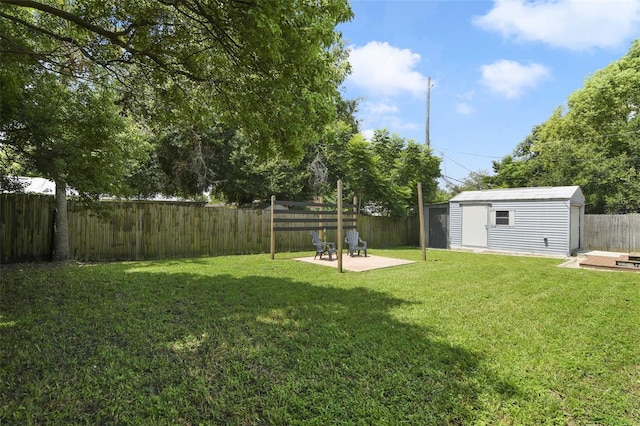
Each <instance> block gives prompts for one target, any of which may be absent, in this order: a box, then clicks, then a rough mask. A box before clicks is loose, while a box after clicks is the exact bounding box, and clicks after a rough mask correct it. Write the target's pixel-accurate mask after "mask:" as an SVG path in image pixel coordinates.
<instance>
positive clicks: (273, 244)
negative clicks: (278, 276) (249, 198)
mask: <svg viewBox="0 0 640 426" xmlns="http://www.w3.org/2000/svg"><path fill="white" fill-rule="evenodd" d="M275 206H276V196H275V195H272V196H271V218H270V219H271V260H273V259H275V257H276V233H275V231H274V230H273V225H274V223H275V220H274V216H275V212H276V208H275Z"/></svg>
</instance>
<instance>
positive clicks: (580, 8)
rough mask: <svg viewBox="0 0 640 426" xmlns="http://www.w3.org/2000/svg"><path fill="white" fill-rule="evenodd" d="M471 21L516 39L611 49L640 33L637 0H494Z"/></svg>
mask: <svg viewBox="0 0 640 426" xmlns="http://www.w3.org/2000/svg"><path fill="white" fill-rule="evenodd" d="M474 23H475V24H476V25H478V26H479V27H481V28H483V29H485V30H489V31H496V32H499V33H501V34H502V35H503V36H505V37H515V38H516V39H517V40H523V41H538V42H543V43H547V44H550V45H553V46H558V47H563V48H569V49H575V50H581V49H589V48H593V47H597V48H613V47H618V46H620V45H622V44H624V43H625V42H627V41H629V40H631V39H633V38H636V37H638V36H639V35H640V32H639V31H638V24H639V23H640V0H551V1H550V0H494V4H493V9H491V11H489V12H488V13H487V14H486V15H484V16H480V17H476V18H475V19H474Z"/></svg>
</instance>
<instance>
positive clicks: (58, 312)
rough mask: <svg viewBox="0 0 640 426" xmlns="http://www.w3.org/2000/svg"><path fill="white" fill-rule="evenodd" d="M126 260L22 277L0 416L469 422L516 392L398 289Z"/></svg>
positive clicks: (12, 291) (5, 341) (2, 351)
mask: <svg viewBox="0 0 640 426" xmlns="http://www.w3.org/2000/svg"><path fill="white" fill-rule="evenodd" d="M118 268H119V270H118V271H117V273H113V272H112V273H111V274H110V275H108V276H105V275H101V274H93V273H92V272H91V270H90V268H85V269H84V270H82V269H81V268H76V269H69V270H67V271H66V272H65V274H62V275H60V276H57V277H53V278H52V277H51V276H48V275H47V274H46V271H45V272H44V273H43V274H42V275H41V276H40V278H34V277H31V279H29V280H27V281H22V280H21V279H19V278H16V277H14V279H13V280H9V281H10V282H9V285H8V289H7V291H6V292H5V297H4V298H3V299H2V302H1V305H0V307H1V308H2V312H3V313H4V315H5V317H4V318H3V320H5V321H6V322H9V321H11V326H10V327H5V328H3V329H0V332H1V333H2V345H0V346H1V348H0V363H1V365H2V367H1V369H2V376H3V378H4V379H3V382H2V383H0V392H1V393H0V397H1V400H2V403H1V404H2V405H1V407H0V423H4V422H20V423H28V422H33V423H42V422H47V421H50V422H54V423H56V422H64V423H80V422H82V423H85V422H86V423H91V424H100V423H125V424H126V423H145V422H151V423H153V422H157V421H159V422H163V423H164V422H167V423H184V424H196V423H231V424H264V423H269V424H295V423H307V424H308V423H315V424H327V423H338V424H345V423H347V424H348V423H364V424H380V423H403V422H404V423H411V424H462V423H468V422H470V421H472V420H473V419H474V418H476V416H478V414H479V413H481V412H482V400H483V395H485V396H486V395H490V394H495V393H504V394H513V393H516V390H515V388H514V387H513V386H511V385H509V384H507V383H504V382H501V381H499V380H498V379H497V378H496V377H495V376H494V375H493V374H492V373H491V372H488V371H486V370H484V369H483V367H482V366H481V364H480V362H479V361H480V360H479V359H478V357H477V356H476V355H475V354H473V353H471V352H468V351H466V350H464V349H462V348H460V347H456V346H452V345H450V344H448V343H447V342H446V341H444V339H442V338H440V337H438V336H435V335H433V333H432V332H431V331H430V330H428V329H424V328H422V327H417V326H412V325H408V324H405V323H402V322H399V321H397V320H396V319H394V317H393V316H392V315H390V311H391V310H392V309H394V308H398V307H400V306H402V305H405V304H406V303H407V302H405V301H403V300H399V299H394V298H391V297H389V296H388V295H385V294H383V293H379V292H374V291H371V290H368V289H364V288H355V289H339V288H333V287H320V286H315V285H312V284H310V283H306V282H298V281H295V280H291V279H283V278H273V277H264V276H245V277H243V278H241V279H239V278H236V277H232V276H230V275H217V276H213V277H211V276H209V277H207V276H202V275H197V274H186V273H185V274H163V273H152V272H140V271H139V270H138V271H137V272H135V273H130V274H126V273H125V272H127V267H126V265H125V266H121V267H118ZM118 268H115V267H113V266H112V267H111V269H110V271H113V270H114V269H118Z"/></svg>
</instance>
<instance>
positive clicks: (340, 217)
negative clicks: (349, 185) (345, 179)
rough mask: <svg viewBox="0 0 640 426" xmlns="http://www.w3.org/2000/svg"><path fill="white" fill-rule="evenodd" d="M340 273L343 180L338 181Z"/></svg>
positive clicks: (339, 260) (339, 263)
mask: <svg viewBox="0 0 640 426" xmlns="http://www.w3.org/2000/svg"><path fill="white" fill-rule="evenodd" d="M337 201H338V252H337V255H338V272H342V239H343V237H342V180H338V200H337Z"/></svg>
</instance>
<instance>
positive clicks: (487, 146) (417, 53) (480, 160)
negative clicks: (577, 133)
mask: <svg viewBox="0 0 640 426" xmlns="http://www.w3.org/2000/svg"><path fill="white" fill-rule="evenodd" d="M350 3H351V7H352V9H353V11H354V13H355V17H354V18H353V19H352V21H351V22H349V23H345V24H342V25H340V26H339V27H338V29H339V30H340V31H342V33H343V37H344V39H345V41H346V43H347V46H348V47H349V48H350V56H349V62H350V63H351V66H352V74H351V75H350V76H349V77H348V78H347V80H346V81H345V83H344V85H343V86H344V87H343V93H344V96H345V97H346V98H348V99H353V98H359V99H360V107H359V113H358V118H359V119H360V120H361V129H362V131H363V133H364V134H365V135H366V136H369V135H371V134H372V133H373V129H382V128H386V129H388V130H389V131H390V132H391V133H397V134H398V135H400V136H402V137H404V138H407V139H413V140H415V141H417V142H421V143H424V141H425V128H426V115H427V114H426V109H427V108H426V98H427V78H428V77H430V78H431V84H432V88H431V108H430V120H429V121H430V141H431V147H432V148H433V150H434V152H435V154H436V155H438V156H439V157H441V158H443V164H442V166H441V169H442V173H443V174H444V175H445V176H447V177H449V178H450V179H451V180H452V182H453V183H456V181H455V180H456V179H457V180H461V179H463V178H465V177H466V176H467V175H468V174H469V172H470V171H480V170H484V171H487V172H491V161H492V160H494V159H500V158H502V157H503V156H505V155H507V154H510V153H511V152H512V151H513V149H514V148H515V147H516V145H517V144H518V143H519V142H521V141H522V140H523V139H524V138H525V137H526V136H527V135H528V134H529V133H530V131H531V129H532V128H533V126H534V125H536V124H540V123H542V122H544V121H545V120H546V119H547V118H548V117H549V116H550V115H551V113H552V112H553V111H554V110H555V109H556V108H557V107H559V106H564V105H565V104H566V101H567V98H568V96H569V95H570V94H571V93H572V92H574V91H575V90H577V89H579V88H581V87H582V86H583V83H584V80H585V78H587V77H588V76H590V75H592V74H593V73H595V72H596V71H598V70H599V69H602V68H604V67H605V66H607V65H608V64H609V63H611V62H614V61H616V60H617V59H619V58H620V57H622V56H624V55H625V54H626V52H627V51H628V49H629V47H630V46H631V42H632V41H633V40H634V39H636V38H639V37H640V0H544V1H543V0H533V1H531V0H495V1H484V0H467V1H455V0H453V1H446V0H440V1H434V0H413V1H407V0H395V1H393V0H386V1H383V0H351V2H350ZM443 183H444V181H443Z"/></svg>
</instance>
